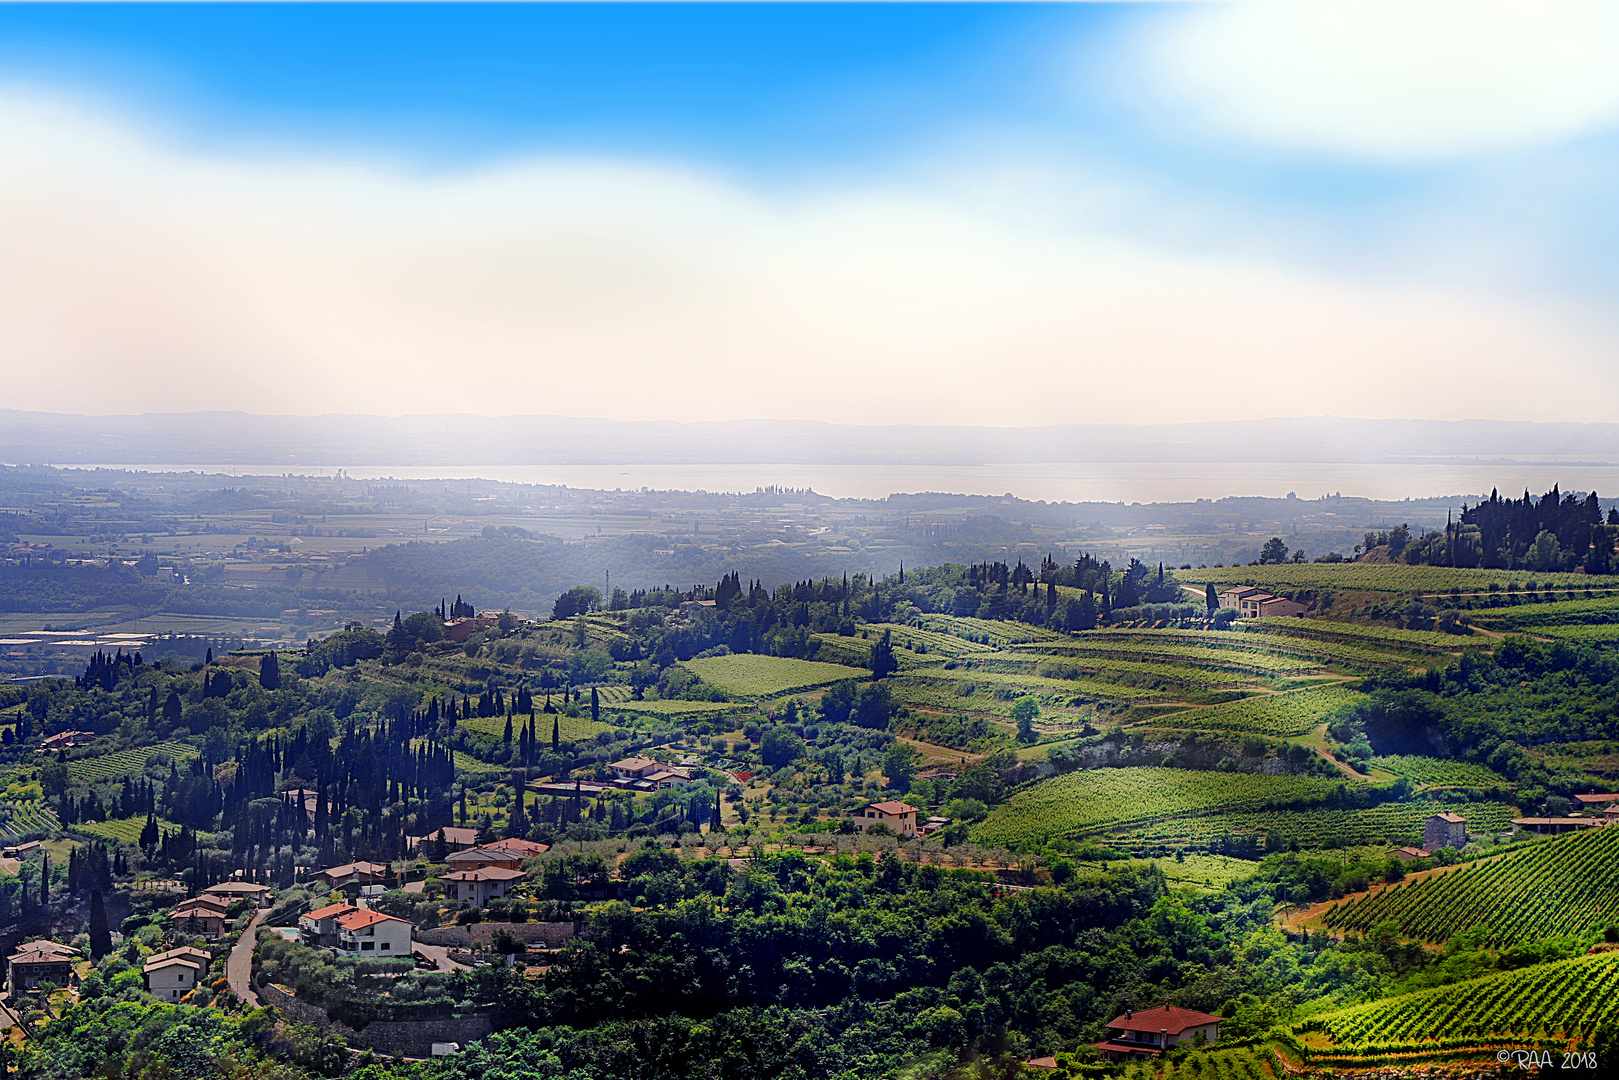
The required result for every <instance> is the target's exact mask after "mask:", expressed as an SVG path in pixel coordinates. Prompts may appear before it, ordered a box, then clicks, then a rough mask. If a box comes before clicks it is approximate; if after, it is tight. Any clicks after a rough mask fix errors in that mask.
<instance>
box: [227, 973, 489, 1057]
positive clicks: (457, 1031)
mask: <svg viewBox="0 0 1619 1080" xmlns="http://www.w3.org/2000/svg"><path fill="white" fill-rule="evenodd" d="M258 992H259V999H260V1000H261V1001H263V1002H264V1004H266V1005H272V1006H274V1007H275V1008H276V1009H278V1010H280V1011H281V1013H282V1015H284V1016H286V1017H287V1019H289V1020H293V1021H296V1022H297V1023H300V1024H313V1025H315V1026H316V1027H320V1028H324V1029H326V1030H327V1031H332V1032H336V1033H337V1034H338V1035H341V1036H342V1037H343V1038H344V1039H345V1040H346V1041H347V1042H348V1044H349V1045H350V1046H353V1047H356V1048H358V1049H362V1050H366V1049H368V1050H374V1051H375V1052H377V1053H379V1054H392V1055H393V1056H394V1057H413V1058H425V1057H429V1056H431V1054H432V1052H433V1044H434V1043H436V1042H453V1043H460V1044H461V1045H462V1046H465V1045H466V1044H467V1043H471V1042H477V1041H478V1040H479V1039H481V1038H483V1037H484V1036H485V1035H488V1034H489V1033H490V1032H491V1031H493V1030H494V1024H493V1022H492V1021H491V1020H490V1018H489V1017H488V1016H482V1015H474V1016H459V1017H445V1018H444V1019H442V1020H373V1021H371V1023H369V1024H367V1025H366V1026H365V1030H364V1031H355V1030H354V1029H353V1028H351V1027H349V1026H348V1025H347V1024H341V1023H338V1022H337V1021H335V1020H332V1019H330V1018H329V1017H327V1015H326V1010H325V1009H323V1008H321V1007H320V1006H318V1005H311V1004H309V1003H308V1002H306V1001H299V1000H298V999H297V998H296V997H294V996H293V995H291V994H289V993H287V992H286V991H284V990H282V989H281V988H280V987H278V986H276V985H275V984H274V983H265V984H263V985H261V986H259V987H258Z"/></svg>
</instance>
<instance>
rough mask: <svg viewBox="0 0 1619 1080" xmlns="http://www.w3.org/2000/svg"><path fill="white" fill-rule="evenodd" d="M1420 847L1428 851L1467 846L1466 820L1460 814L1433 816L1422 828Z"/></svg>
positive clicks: (1457, 848)
mask: <svg viewBox="0 0 1619 1080" xmlns="http://www.w3.org/2000/svg"><path fill="white" fill-rule="evenodd" d="M1422 846H1423V848H1425V849H1426V850H1428V851H1438V850H1439V849H1440V848H1454V849H1456V850H1457V851H1460V850H1461V849H1462V848H1464V847H1466V846H1467V819H1466V818H1464V817H1462V816H1461V815H1460V814H1435V815H1433V816H1432V817H1430V818H1429V819H1428V820H1427V821H1426V822H1424V823H1423V826H1422Z"/></svg>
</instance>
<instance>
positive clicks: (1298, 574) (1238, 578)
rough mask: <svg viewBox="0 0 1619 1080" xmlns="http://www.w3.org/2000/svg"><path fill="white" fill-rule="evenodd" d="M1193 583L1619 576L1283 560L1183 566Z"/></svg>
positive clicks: (1427, 585)
mask: <svg viewBox="0 0 1619 1080" xmlns="http://www.w3.org/2000/svg"><path fill="white" fill-rule="evenodd" d="M1176 577H1178V578H1179V579H1180V580H1181V581H1184V582H1187V583H1189V584H1191V583H1195V584H1198V585H1202V584H1204V583H1206V582H1213V583H1214V584H1215V586H1216V588H1218V587H1219V586H1221V585H1257V586H1259V587H1260V588H1262V589H1277V588H1284V589H1343V590H1346V591H1351V592H1388V593H1411V592H1422V593H1447V592H1449V591H1450V590H1451V589H1453V588H1455V589H1460V590H1461V591H1462V592H1464V593H1474V592H1484V591H1486V590H1487V589H1489V587H1490V585H1491V584H1492V583H1493V584H1495V585H1497V586H1499V587H1500V588H1503V589H1504V588H1506V586H1507V584H1508V583H1509V582H1512V583H1516V584H1517V585H1518V587H1519V588H1522V587H1523V586H1525V585H1527V584H1529V582H1531V581H1534V582H1538V583H1539V584H1541V585H1545V586H1550V587H1552V588H1557V589H1589V588H1615V587H1619V578H1615V577H1589V576H1587V575H1585V574H1541V573H1536V572H1534V571H1532V570H1481V569H1477V568H1473V567H1456V568H1451V567H1448V566H1405V565H1402V564H1399V563H1380V564H1379V563H1280V564H1277V565H1273V566H1227V567H1218V566H1214V567H1203V568H1199V569H1197V570H1178V571H1176Z"/></svg>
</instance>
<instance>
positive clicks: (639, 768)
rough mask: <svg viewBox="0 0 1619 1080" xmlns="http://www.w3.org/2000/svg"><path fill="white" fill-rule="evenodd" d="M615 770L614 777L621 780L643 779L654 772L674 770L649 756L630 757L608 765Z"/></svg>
mask: <svg viewBox="0 0 1619 1080" xmlns="http://www.w3.org/2000/svg"><path fill="white" fill-rule="evenodd" d="M607 767H608V768H609V769H612V770H613V779H615V780H618V781H620V782H630V781H635V780H641V779H644V778H646V777H648V776H651V775H652V774H653V773H658V772H672V771H674V770H673V768H672V767H671V766H669V765H666V764H664V763H663V762H661V761H658V760H657V759H655V758H649V757H628V758H624V759H622V760H620V761H615V762H613V763H612V764H611V765H609V766H607Z"/></svg>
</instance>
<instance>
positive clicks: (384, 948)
mask: <svg viewBox="0 0 1619 1080" xmlns="http://www.w3.org/2000/svg"><path fill="white" fill-rule="evenodd" d="M391 948H393V942H391V941H384V942H383V943H382V951H383V952H387V951H388V950H389V949H391Z"/></svg>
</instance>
